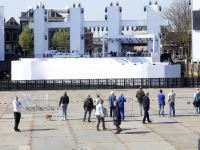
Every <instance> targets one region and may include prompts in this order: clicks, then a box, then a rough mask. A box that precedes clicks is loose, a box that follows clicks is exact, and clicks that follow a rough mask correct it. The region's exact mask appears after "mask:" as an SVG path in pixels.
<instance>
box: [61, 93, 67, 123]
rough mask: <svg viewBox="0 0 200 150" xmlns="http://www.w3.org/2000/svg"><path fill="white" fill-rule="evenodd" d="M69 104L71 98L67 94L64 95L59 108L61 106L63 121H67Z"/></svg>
mask: <svg viewBox="0 0 200 150" xmlns="http://www.w3.org/2000/svg"><path fill="white" fill-rule="evenodd" d="M68 104H69V97H68V96H67V92H65V93H64V95H63V96H61V98H60V102H59V107H60V106H61V110H62V111H61V112H62V113H61V115H62V118H61V120H67V106H68Z"/></svg>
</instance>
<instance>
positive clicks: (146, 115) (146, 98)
mask: <svg viewBox="0 0 200 150" xmlns="http://www.w3.org/2000/svg"><path fill="white" fill-rule="evenodd" d="M143 108H144V118H143V124H146V123H145V120H146V118H147V120H148V122H149V123H151V121H150V119H149V108H150V100H149V92H145V96H144V97H143Z"/></svg>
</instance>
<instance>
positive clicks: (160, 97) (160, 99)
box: [158, 90, 165, 117]
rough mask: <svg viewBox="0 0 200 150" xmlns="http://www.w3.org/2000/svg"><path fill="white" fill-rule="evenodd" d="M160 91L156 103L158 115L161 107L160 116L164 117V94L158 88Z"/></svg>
mask: <svg viewBox="0 0 200 150" xmlns="http://www.w3.org/2000/svg"><path fill="white" fill-rule="evenodd" d="M159 92H160V93H159V94H158V105H159V110H158V115H159V117H160V111H161V109H162V112H161V113H162V116H163V117H164V106H165V95H164V94H162V93H163V91H162V90H160V91H159Z"/></svg>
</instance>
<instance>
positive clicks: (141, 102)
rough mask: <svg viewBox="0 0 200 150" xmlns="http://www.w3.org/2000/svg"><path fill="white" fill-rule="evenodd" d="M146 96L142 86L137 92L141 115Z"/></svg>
mask: <svg viewBox="0 0 200 150" xmlns="http://www.w3.org/2000/svg"><path fill="white" fill-rule="evenodd" d="M144 96H145V94H144V91H143V88H142V87H140V89H139V90H138V91H137V93H136V98H137V100H138V103H139V109H140V115H141V116H142V106H143V97H144Z"/></svg>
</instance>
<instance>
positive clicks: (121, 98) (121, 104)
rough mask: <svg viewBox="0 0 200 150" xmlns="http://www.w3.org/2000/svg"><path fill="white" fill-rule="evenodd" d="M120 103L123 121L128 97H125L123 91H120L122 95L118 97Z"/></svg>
mask: <svg viewBox="0 0 200 150" xmlns="http://www.w3.org/2000/svg"><path fill="white" fill-rule="evenodd" d="M117 101H118V104H119V108H120V111H121V114H122V121H124V118H125V117H124V102H126V99H125V98H124V97H123V93H122V92H121V93H120V97H119V98H118V100H117Z"/></svg>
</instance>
